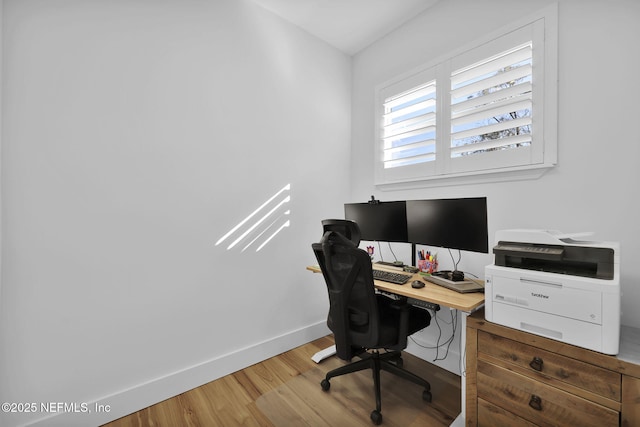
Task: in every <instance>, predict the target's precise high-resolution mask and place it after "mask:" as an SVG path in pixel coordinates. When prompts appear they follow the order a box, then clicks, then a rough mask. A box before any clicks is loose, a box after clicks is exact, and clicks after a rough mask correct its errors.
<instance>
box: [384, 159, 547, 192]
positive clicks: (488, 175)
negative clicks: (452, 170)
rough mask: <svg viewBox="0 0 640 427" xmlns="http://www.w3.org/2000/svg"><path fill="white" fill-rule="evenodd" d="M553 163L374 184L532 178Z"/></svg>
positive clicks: (391, 186)
mask: <svg viewBox="0 0 640 427" xmlns="http://www.w3.org/2000/svg"><path fill="white" fill-rule="evenodd" d="M554 166H555V164H539V165H531V166H525V167H520V168H506V169H492V170H487V171H475V172H468V173H459V174H448V175H437V176H431V177H424V178H421V179H411V180H407V181H396V182H387V183H382V184H376V188H378V189H380V190H382V191H394V190H408V189H413V188H429V187H445V186H449V185H470V184H487V183H493V182H511V181H525V180H534V179H538V178H540V177H541V176H542V175H544V173H545V172H547V170H549V169H551V168H553V167H554Z"/></svg>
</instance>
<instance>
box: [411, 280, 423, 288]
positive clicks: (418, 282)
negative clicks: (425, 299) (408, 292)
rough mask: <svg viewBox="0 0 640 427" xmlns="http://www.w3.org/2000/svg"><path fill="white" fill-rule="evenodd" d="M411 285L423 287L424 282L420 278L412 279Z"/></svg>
mask: <svg viewBox="0 0 640 427" xmlns="http://www.w3.org/2000/svg"><path fill="white" fill-rule="evenodd" d="M411 287H412V288H416V289H420V288H424V282H423V281H421V280H414V281H413V282H412V283H411Z"/></svg>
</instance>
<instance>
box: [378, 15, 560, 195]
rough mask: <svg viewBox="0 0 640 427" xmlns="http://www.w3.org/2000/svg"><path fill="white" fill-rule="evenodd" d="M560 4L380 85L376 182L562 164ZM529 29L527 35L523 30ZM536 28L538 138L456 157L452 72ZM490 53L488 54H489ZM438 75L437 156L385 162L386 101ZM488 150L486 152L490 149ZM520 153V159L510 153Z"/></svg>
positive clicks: (412, 182) (423, 181)
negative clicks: (420, 160) (409, 162)
mask: <svg viewBox="0 0 640 427" xmlns="http://www.w3.org/2000/svg"><path fill="white" fill-rule="evenodd" d="M557 9H558V6H557V4H554V5H551V6H548V7H546V8H544V9H542V10H541V11H539V12H537V13H535V14H533V15H530V16H528V17H526V18H524V19H521V20H519V21H517V22H513V23H511V24H510V25H507V26H505V27H502V28H501V29H499V30H497V31H494V32H492V33H490V34H488V35H486V36H484V37H481V38H479V39H477V40H476V41H474V42H473V43H470V44H468V45H466V46H463V47H461V48H460V49H457V50H456V51H454V52H452V53H450V54H448V55H445V56H443V57H440V58H437V59H436V60H433V61H430V62H429V63H427V64H424V65H422V66H420V67H418V68H416V69H414V70H411V71H409V72H407V73H404V74H402V75H400V76H397V77H395V78H393V79H391V80H388V81H387V82H384V83H382V84H380V85H378V86H377V87H376V88H375V102H376V106H375V114H376V121H375V124H376V131H375V137H376V140H375V154H374V162H375V168H374V169H375V182H374V184H375V185H376V186H377V187H379V188H381V189H394V188H411V187H425V186H438V185H451V184H466V183H481V182H494V181H503V180H514V179H535V178H538V177H539V176H541V175H542V174H543V173H544V172H546V171H547V170H548V169H549V168H552V167H554V166H555V165H556V164H557V121H558V120H557V115H558V106H557V99H558V10H557ZM523 34H524V35H523ZM527 34H531V41H532V42H533V87H534V89H533V106H534V107H533V109H532V111H533V115H532V121H533V124H532V126H533V132H532V143H531V146H530V147H522V148H527V149H526V150H522V149H521V148H517V149H511V150H503V151H493V152H489V153H482V154H480V155H473V156H465V157H464V158H463V157H457V158H451V155H450V145H451V120H450V116H451V96H450V88H451V73H452V72H453V71H454V70H457V69H459V68H460V66H462V65H463V64H465V63H466V64H467V65H469V64H472V63H473V62H474V58H475V60H476V61H477V60H478V59H483V58H488V57H489V56H491V54H495V53H498V52H499V49H500V47H501V46H503V47H504V46H506V47H505V49H510V48H512V47H515V46H517V45H518V44H519V41H521V40H523V37H525V38H526V36H527ZM483 55H486V56H483ZM432 76H435V81H436V87H437V91H436V105H437V107H436V160H435V161H431V162H427V163H419V164H416V165H411V166H401V167H396V168H386V169H385V168H384V149H383V146H384V143H383V140H382V137H383V134H382V125H383V122H382V117H383V114H384V106H383V104H384V101H385V99H386V98H388V97H389V96H393V95H397V94H399V93H401V92H404V91H407V90H410V89H412V88H413V87H416V86H419V85H421V84H424V83H427V82H428V79H429V78H430V77H432ZM485 154H486V155H485ZM513 157H516V158H517V160H515V161H514V160H512V159H510V158H513Z"/></svg>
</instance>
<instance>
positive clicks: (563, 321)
mask: <svg viewBox="0 0 640 427" xmlns="http://www.w3.org/2000/svg"><path fill="white" fill-rule="evenodd" d="M498 304H500V307H499V308H498V307H497V305H498ZM494 307H495V309H494V311H493V319H492V320H491V321H492V322H495V323H498V324H501V325H505V326H509V327H511V328H515V329H520V330H522V331H525V332H530V333H532V334H535V335H541V336H543V337H547V338H551V339H555V340H560V341H563V342H566V343H569V344H573V345H577V346H580V347H585V348H590V349H594V350H597V351H603V350H601V348H602V340H601V339H600V337H601V334H602V329H601V327H600V325H595V324H592V323H589V322H582V321H580V320H575V319H569V318H566V317H562V316H557V315H554V314H549V313H540V312H538V311H535V310H528V309H525V308H521V307H514V306H511V305H509V304H501V303H496V302H494ZM616 352H617V349H616Z"/></svg>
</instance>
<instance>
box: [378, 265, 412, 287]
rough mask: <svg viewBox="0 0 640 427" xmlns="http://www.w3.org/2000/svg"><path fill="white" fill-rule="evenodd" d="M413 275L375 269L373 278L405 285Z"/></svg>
mask: <svg viewBox="0 0 640 427" xmlns="http://www.w3.org/2000/svg"><path fill="white" fill-rule="evenodd" d="M411 277H413V276H412V275H411V274H402V273H393V272H391V271H385V270H376V269H374V270H373V278H374V279H375V280H382V281H384V282H389V283H395V284H396V285H404V284H405V283H407V282H408V281H409V279H411Z"/></svg>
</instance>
